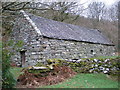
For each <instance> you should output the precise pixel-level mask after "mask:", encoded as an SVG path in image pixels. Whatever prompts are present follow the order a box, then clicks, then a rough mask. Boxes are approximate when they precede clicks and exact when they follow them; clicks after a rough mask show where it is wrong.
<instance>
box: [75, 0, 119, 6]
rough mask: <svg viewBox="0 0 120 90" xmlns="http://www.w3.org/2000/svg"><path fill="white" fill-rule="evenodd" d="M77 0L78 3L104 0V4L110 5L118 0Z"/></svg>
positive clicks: (102, 0) (101, 0)
mask: <svg viewBox="0 0 120 90" xmlns="http://www.w3.org/2000/svg"><path fill="white" fill-rule="evenodd" d="M77 1H78V2H80V3H86V4H89V3H91V2H94V1H98V2H104V3H105V4H106V6H111V5H112V4H114V3H115V2H118V1H120V0H77Z"/></svg>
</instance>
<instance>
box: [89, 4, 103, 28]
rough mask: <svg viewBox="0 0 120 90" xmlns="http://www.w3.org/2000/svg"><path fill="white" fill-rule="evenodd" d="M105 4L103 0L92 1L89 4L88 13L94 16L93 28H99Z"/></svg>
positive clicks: (91, 16)
mask: <svg viewBox="0 0 120 90" xmlns="http://www.w3.org/2000/svg"><path fill="white" fill-rule="evenodd" d="M104 11H105V4H104V3H103V2H92V3H90V4H89V8H88V15H89V17H90V18H92V20H93V21H92V24H93V28H95V29H96V28H97V25H98V23H99V21H100V20H101V18H102V16H103V15H104V13H105V12H104Z"/></svg>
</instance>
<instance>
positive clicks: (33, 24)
mask: <svg viewBox="0 0 120 90" xmlns="http://www.w3.org/2000/svg"><path fill="white" fill-rule="evenodd" d="M20 12H21V13H22V14H23V15H24V17H25V18H26V19H27V20H28V21H29V22H30V23H31V25H32V26H33V28H34V29H35V30H36V32H37V33H38V34H39V35H42V33H41V31H40V30H39V29H38V27H37V26H36V24H35V23H34V22H33V21H32V20H31V19H30V17H29V15H27V14H26V13H25V11H24V10H20Z"/></svg>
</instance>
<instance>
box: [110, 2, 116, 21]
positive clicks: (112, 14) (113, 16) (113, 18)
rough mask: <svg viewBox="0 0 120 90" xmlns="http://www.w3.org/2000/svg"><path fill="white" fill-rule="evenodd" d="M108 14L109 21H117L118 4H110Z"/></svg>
mask: <svg viewBox="0 0 120 90" xmlns="http://www.w3.org/2000/svg"><path fill="white" fill-rule="evenodd" d="M108 15H109V20H111V21H117V20H118V4H114V5H112V7H110V8H109V9H108Z"/></svg>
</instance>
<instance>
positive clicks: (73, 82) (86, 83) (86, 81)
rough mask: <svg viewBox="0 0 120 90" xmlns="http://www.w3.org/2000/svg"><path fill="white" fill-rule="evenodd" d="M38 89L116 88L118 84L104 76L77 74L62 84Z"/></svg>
mask: <svg viewBox="0 0 120 90" xmlns="http://www.w3.org/2000/svg"><path fill="white" fill-rule="evenodd" d="M40 88H118V82H117V81H113V80H111V79H109V78H107V77H106V75H105V74H77V75H76V76H74V77H73V78H71V79H69V80H66V81H64V82H62V83H59V84H56V85H50V86H43V87H40Z"/></svg>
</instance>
